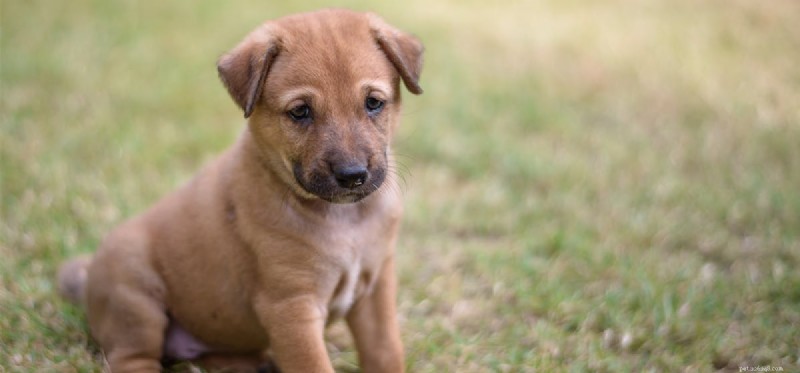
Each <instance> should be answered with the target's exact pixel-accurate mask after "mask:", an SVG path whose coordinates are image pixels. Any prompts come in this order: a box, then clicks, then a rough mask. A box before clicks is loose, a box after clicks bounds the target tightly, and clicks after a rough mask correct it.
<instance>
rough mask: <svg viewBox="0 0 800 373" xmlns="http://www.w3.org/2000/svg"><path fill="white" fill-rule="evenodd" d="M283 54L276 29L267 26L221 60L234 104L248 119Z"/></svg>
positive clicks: (219, 64) (221, 73) (219, 68)
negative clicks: (273, 63)
mask: <svg viewBox="0 0 800 373" xmlns="http://www.w3.org/2000/svg"><path fill="white" fill-rule="evenodd" d="M279 51H280V40H279V39H278V38H277V37H276V36H275V32H274V30H273V28H272V27H270V25H269V24H264V25H262V26H261V27H259V28H258V29H256V30H255V31H253V32H251V33H250V34H249V35H247V36H246V37H245V39H244V40H243V41H242V42H241V43H239V45H237V46H236V47H235V48H233V50H231V51H230V52H228V53H226V54H224V55H223V56H222V57H220V58H219V61H217V72H218V73H219V78H220V80H222V83H223V84H224V85H225V88H227V89H228V93H230V95H231V97H232V98H233V101H235V102H236V104H237V105H239V107H240V108H242V110H243V111H244V117H245V118H248V117H250V114H253V110H254V109H255V105H256V103H257V102H258V100H259V99H260V98H261V91H262V90H263V88H264V82H265V81H266V78H267V73H269V69H270V67H271V66H272V62H273V61H275V57H277V56H278V52H279Z"/></svg>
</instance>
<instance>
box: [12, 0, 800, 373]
mask: <svg viewBox="0 0 800 373" xmlns="http://www.w3.org/2000/svg"><path fill="white" fill-rule="evenodd" d="M322 5H325V4H322V2H312V3H307V4H304V5H286V4H284V5H276V4H274V2H253V3H248V2H245V1H235V2H226V3H224V4H222V3H215V2H197V1H188V0H181V1H170V2H133V1H130V2H106V1H76V2H46V1H28V2H15V3H11V2H4V3H3V8H2V13H1V14H2V22H1V23H0V28H1V32H0V37H1V38H2V45H1V48H2V49H0V58H2V60H1V61H0V62H2V64H0V94H1V95H2V97H0V100H1V101H0V126H1V127H0V201H1V202H2V203H1V206H0V208H1V210H0V211H2V215H0V257H2V260H0V281H2V282H1V284H2V286H0V316H2V317H0V344H1V345H2V346H3V348H2V349H0V370H8V371H58V372H62V371H63V372H69V371H99V370H100V369H101V365H100V363H101V356H100V355H99V352H98V351H97V348H96V346H95V345H94V344H93V343H92V342H91V341H90V340H89V339H88V337H87V334H86V330H85V323H84V321H83V316H82V314H81V312H80V311H79V310H76V309H74V308H73V307H71V306H69V305H66V304H65V303H63V302H62V301H60V300H59V299H58V298H57V297H56V296H55V294H54V288H53V283H52V278H53V274H54V271H55V268H56V267H57V265H58V263H59V262H60V261H62V260H63V259H65V258H67V257H69V256H72V255H75V254H78V253H82V252H89V251H91V250H93V249H94V247H95V245H96V244H97V242H98V240H99V239H100V238H101V237H102V235H103V234H104V233H105V232H107V231H108V230H109V229H110V228H111V227H112V226H114V225H115V224H118V223H119V222H120V221H122V220H123V219H125V218H126V217H129V216H131V215H132V214H135V213H136V212H138V211H141V210H142V209H144V208H145V207H146V206H148V205H149V204H151V203H152V202H153V201H155V200H156V199H157V198H158V197H159V196H161V195H163V194H164V193H166V192H167V191H169V190H171V189H173V188H174V187H175V186H177V185H179V184H180V183H181V182H182V181H184V180H186V179H187V178H188V177H189V176H190V175H192V174H193V173H194V172H195V171H196V170H197V169H198V168H199V167H200V166H201V165H202V164H203V163H204V162H205V161H207V160H208V159H210V158H211V157H213V156H214V155H215V154H216V153H218V152H219V151H220V150H222V149H224V148H225V147H226V146H228V144H230V143H231V141H232V140H233V139H234V138H235V136H236V135H237V133H238V132H239V131H241V130H242V129H243V126H242V125H243V121H242V120H241V114H240V113H239V112H238V111H237V109H236V107H235V105H234V104H233V103H232V102H231V100H230V99H229V98H228V97H227V95H226V93H225V91H224V89H223V88H222V86H221V84H220V83H219V82H218V80H217V77H216V71H215V68H214V62H215V60H216V58H217V57H218V56H219V55H220V54H221V53H223V52H224V51H226V50H227V49H228V48H230V47H231V46H233V45H234V43H236V42H237V41H238V40H239V39H240V38H241V37H242V36H243V35H244V34H245V33H246V32H248V31H249V30H250V29H252V28H253V27H254V26H255V25H256V24H258V23H259V22H260V21H262V20H264V19H267V18H272V17H277V16H280V15H283V14H287V13H292V12H296V11H300V10H308V9H314V8H316V7H319V6H322ZM340 5H343V6H347V7H351V8H356V9H362V10H374V11H377V12H378V13H380V14H382V15H383V16H384V17H385V18H387V19H388V20H389V21H390V22H392V23H393V24H396V25H397V26H399V27H400V28H402V29H405V30H408V31H411V32H414V33H416V34H417V35H418V36H419V37H420V38H421V39H422V40H423V41H424V42H425V44H426V47H427V51H426V66H425V70H424V72H423V79H422V86H423V88H425V94H424V95H422V96H419V97H412V96H411V95H406V97H405V100H404V101H405V104H406V110H405V116H404V120H403V124H402V126H401V127H402V130H401V133H400V134H399V136H398V138H397V139H396V148H397V152H398V153H399V159H400V161H401V163H402V167H401V168H402V169H404V170H406V171H405V172H404V178H405V180H406V183H405V184H404V187H403V191H404V194H405V197H406V220H405V224H404V230H403V233H402V235H401V240H400V243H399V245H398V256H399V260H400V263H399V264H400V266H399V278H400V284H401V288H400V295H399V300H398V302H399V305H400V312H401V316H402V320H403V337H404V341H405V343H406V349H407V365H408V369H409V370H410V371H414V372H448V371H457V372H483V371H509V372H517V371H534V370H536V371H547V372H549V371H609V372H611V371H640V370H653V371H663V372H672V371H684V370H686V371H710V370H716V369H728V370H731V371H738V368H739V367H740V366H757V365H771V366H782V367H783V368H784V370H785V371H792V370H793V369H797V367H798V365H799V364H800V360H799V359H800V345H798V342H797V341H800V270H798V267H799V266H800V68H798V67H797V61H800V28H799V27H797V25H798V24H800V4H798V3H797V2H793V1H789V0H776V1H770V2H748V1H743V0H737V1H726V2H720V1H708V2H694V1H688V0H679V1H655V2H637V1H629V0H620V1H613V2H589V1H568V2H563V1H561V2H560V1H544V2H534V1H511V2H507V3H505V4H503V6H499V5H493V3H490V2H477V1H441V2H436V3H432V2H430V1H427V2H423V1H416V0H412V1H410V2H409V1H406V2H402V4H401V3H400V2H396V3H392V4H389V3H380V4H376V3H369V4H367V3H360V2H355V1H351V2H345V3H342V4H340ZM331 334H332V336H331V337H332V338H331V339H332V343H331V351H332V356H333V357H334V360H335V362H336V364H337V366H339V367H341V368H342V369H343V370H346V369H348V367H351V366H352V365H353V363H354V362H355V355H354V354H353V352H352V346H350V345H349V343H348V339H347V338H346V335H344V334H345V333H344V332H343V330H342V329H341V327H339V328H338V329H336V330H333V331H332V333H331Z"/></svg>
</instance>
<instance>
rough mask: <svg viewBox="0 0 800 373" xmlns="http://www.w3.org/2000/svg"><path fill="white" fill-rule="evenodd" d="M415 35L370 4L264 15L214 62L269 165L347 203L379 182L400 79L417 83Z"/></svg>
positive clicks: (295, 183) (290, 180) (292, 182)
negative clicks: (364, 8) (361, 9)
mask: <svg viewBox="0 0 800 373" xmlns="http://www.w3.org/2000/svg"><path fill="white" fill-rule="evenodd" d="M422 49H423V48H422V44H420V42H419V41H418V40H417V39H416V38H414V37H412V36H410V35H408V34H405V33H403V32H400V31H398V30H397V29H395V28H393V27H391V26H389V25H388V24H386V23H385V22H384V21H383V20H381V19H380V18H379V17H377V16H375V15H373V14H363V13H355V12H351V11H346V10H324V11H319V12H314V13H306V14H299V15H294V16H289V17H284V18H281V19H278V20H275V21H271V22H267V23H265V24H263V25H262V26H260V27H259V28H257V29H256V30H255V31H253V32H251V33H250V34H249V35H248V36H247V37H246V38H245V39H244V40H243V41H242V42H241V43H240V44H239V45H238V46H236V47H235V48H234V49H233V50H232V51H230V52H228V53H227V54H225V55H223V56H222V57H221V58H220V60H219V62H218V64H217V67H218V70H219V75H220V78H221V79H222V82H223V83H224V84H225V86H226V88H227V89H228V92H229V93H230V95H231V97H233V99H234V101H235V102H236V103H237V104H238V105H239V106H240V107H241V108H242V110H243V111H244V116H245V118H249V122H248V125H249V127H250V132H251V134H252V136H253V137H254V138H255V140H256V143H257V144H258V148H259V150H260V153H261V156H263V157H264V158H265V161H266V163H265V164H266V165H267V167H268V168H269V169H270V171H272V172H274V173H275V174H276V175H277V176H278V177H279V178H280V179H281V180H282V181H283V182H285V183H287V184H288V185H289V186H290V187H291V188H292V189H293V190H294V191H295V192H296V193H298V194H299V195H301V196H304V197H309V198H322V199H324V200H326V201H330V202H337V203H347V202H355V201H358V200H360V199H362V198H364V197H366V196H367V195H369V194H370V193H372V192H374V191H375V190H377V189H378V188H380V186H381V185H382V183H383V181H384V179H385V178H386V175H387V173H388V172H389V171H388V169H389V159H388V157H389V154H388V152H389V143H390V139H391V136H392V133H393V131H394V129H395V127H396V125H397V122H398V119H399V118H398V117H399V114H400V81H401V80H402V82H403V83H404V85H405V86H406V88H407V89H408V90H409V91H410V92H412V93H415V94H420V93H422V89H421V88H420V87H419V75H420V71H421V68H422Z"/></svg>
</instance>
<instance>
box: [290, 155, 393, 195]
mask: <svg viewBox="0 0 800 373" xmlns="http://www.w3.org/2000/svg"><path fill="white" fill-rule="evenodd" d="M364 171H365V174H363V175H361V174H360V175H358V176H354V175H348V176H347V177H342V176H341V175H336V174H335V173H334V172H333V171H332V170H312V171H311V172H309V173H308V174H307V175H306V174H305V173H304V172H303V167H302V165H301V164H300V163H299V162H292V173H293V174H294V179H295V181H296V182H297V184H298V185H299V186H300V188H301V189H303V191H305V192H306V193H309V194H312V195H314V196H316V197H319V198H320V199H322V200H325V201H328V202H331V203H355V202H358V201H361V200H362V199H364V198H366V197H367V196H369V195H370V194H372V193H373V192H375V191H376V190H378V189H379V188H380V187H381V185H382V184H383V181H384V180H385V178H386V170H385V168H383V167H375V168H373V169H370V170H364Z"/></svg>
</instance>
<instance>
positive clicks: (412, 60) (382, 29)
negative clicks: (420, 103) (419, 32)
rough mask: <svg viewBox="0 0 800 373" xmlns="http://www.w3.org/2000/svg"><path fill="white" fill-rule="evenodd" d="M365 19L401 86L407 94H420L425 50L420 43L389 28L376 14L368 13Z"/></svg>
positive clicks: (410, 36)
mask: <svg viewBox="0 0 800 373" xmlns="http://www.w3.org/2000/svg"><path fill="white" fill-rule="evenodd" d="M367 17H369V22H370V28H371V29H372V35H373V36H374V37H375V40H376V41H377V42H378V46H380V48H381V50H382V51H383V53H385V54H386V57H387V58H388V59H389V61H390V62H391V63H392V65H394V68H395V69H397V72H398V73H399V74H400V78H401V79H403V84H405V86H406V88H407V89H408V91H409V92H411V93H413V94H416V95H418V94H421V93H422V87H420V86H419V76H420V74H421V73H422V52H423V51H424V50H425V48H424V47H423V46H422V43H421V42H420V41H419V39H417V38H416V37H414V36H412V35H409V34H406V33H404V32H402V31H400V30H398V29H396V28H394V27H392V26H390V25H389V24H387V23H386V22H385V21H384V20H383V19H381V18H380V17H379V16H377V15H376V14H372V13H369V14H367Z"/></svg>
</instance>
